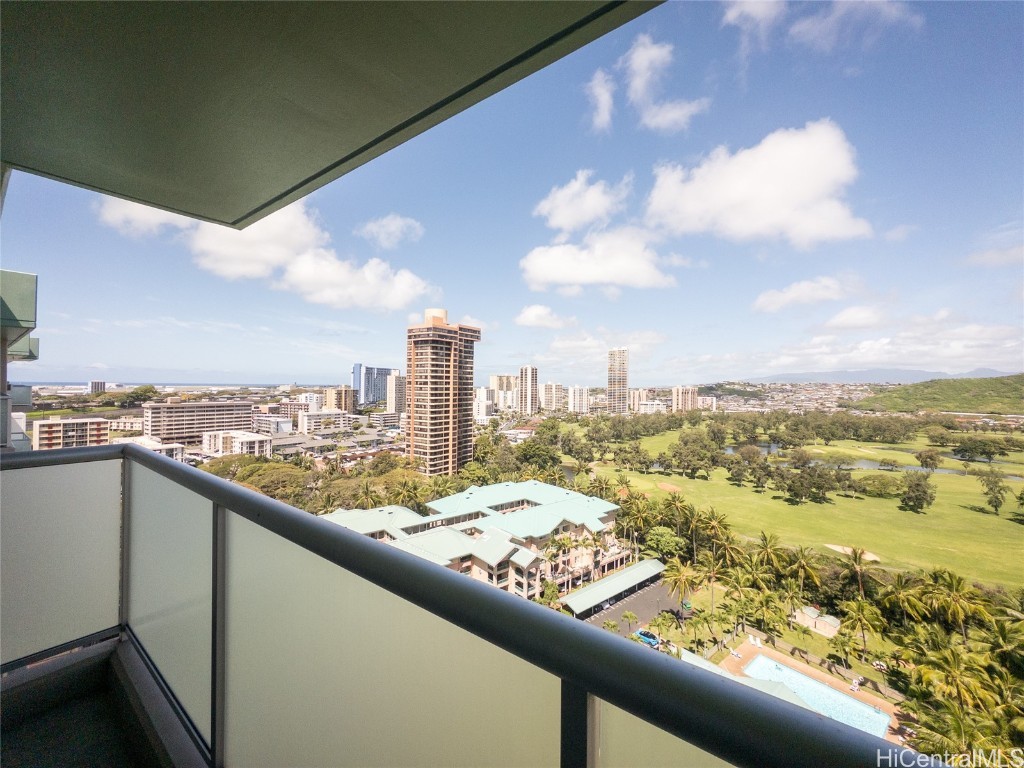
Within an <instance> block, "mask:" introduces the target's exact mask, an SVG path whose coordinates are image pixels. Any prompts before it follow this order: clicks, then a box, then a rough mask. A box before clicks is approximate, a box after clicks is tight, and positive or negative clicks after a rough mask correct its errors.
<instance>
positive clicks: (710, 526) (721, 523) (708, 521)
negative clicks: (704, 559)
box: [701, 507, 731, 552]
mask: <svg viewBox="0 0 1024 768" xmlns="http://www.w3.org/2000/svg"><path fill="white" fill-rule="evenodd" d="M730 529H731V526H730V525H729V521H728V520H726V518H725V515H723V514H722V513H721V512H718V511H716V510H715V508H714V507H710V508H708V510H707V511H706V512H704V513H703V514H702V521H701V532H702V533H703V534H704V535H705V536H706V537H707V538H708V539H709V540H710V541H711V551H712V552H717V551H718V546H719V545H720V544H721V542H722V539H723V537H725V535H726V534H727V533H728V531H729V530H730Z"/></svg>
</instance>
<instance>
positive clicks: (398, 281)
mask: <svg viewBox="0 0 1024 768" xmlns="http://www.w3.org/2000/svg"><path fill="white" fill-rule="evenodd" d="M272 285H273V287H275V288H279V289H282V290H286V291H291V292H293V293H297V294H299V295H300V296H302V298H304V299H305V300H306V301H309V302H312V303H314V304H326V305H328V306H331V307H336V308H338V309H346V308H350V307H359V308H362V309H383V310H394V309H401V308H403V307H407V306H408V305H409V304H411V303H412V302H413V301H414V300H416V299H418V298H419V297H421V296H424V295H426V294H428V293H430V290H431V289H430V286H429V285H428V284H427V283H426V282H425V281H424V280H422V279H421V278H419V277H417V276H416V275H414V274H413V273H412V272H410V271H409V270H407V269H399V270H397V271H396V270H394V269H392V268H391V265H389V264H388V263H387V262H385V261H382V260H381V259H370V260H369V261H367V262H366V263H365V264H363V265H362V266H359V265H357V264H356V263H355V262H354V261H343V260H341V259H339V258H338V257H337V256H335V255H334V252H333V251H327V250H322V249H318V250H311V251H307V252H306V253H301V254H297V255H295V256H293V257H292V258H291V259H290V260H289V261H288V263H287V264H286V265H285V266H284V269H283V272H282V274H281V275H280V277H279V278H277V280H275V281H274V282H273V283H272Z"/></svg>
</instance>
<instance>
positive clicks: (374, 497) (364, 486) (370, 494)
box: [354, 478, 382, 509]
mask: <svg viewBox="0 0 1024 768" xmlns="http://www.w3.org/2000/svg"><path fill="white" fill-rule="evenodd" d="M381 501H382V499H381V496H380V491H378V490H377V489H376V488H375V487H374V485H373V483H372V481H371V480H370V479H369V478H367V479H365V480H363V481H361V482H360V483H359V488H358V489H357V490H356V497H355V499H354V503H355V506H356V509H373V508H374V507H379V506H380V505H381Z"/></svg>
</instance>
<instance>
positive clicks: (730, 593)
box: [722, 568, 758, 631]
mask: <svg viewBox="0 0 1024 768" xmlns="http://www.w3.org/2000/svg"><path fill="white" fill-rule="evenodd" d="M722 584H723V585H724V586H725V596H726V597H727V598H729V599H730V600H732V610H733V612H734V613H735V614H736V624H737V625H740V626H742V627H743V631H746V629H747V617H748V616H749V615H750V610H751V607H752V605H753V600H754V597H755V596H756V595H757V594H758V590H757V589H756V588H755V587H754V585H753V579H751V577H750V574H749V573H747V572H746V571H743V570H740V569H739V568H728V569H726V571H725V572H724V573H723V574H722Z"/></svg>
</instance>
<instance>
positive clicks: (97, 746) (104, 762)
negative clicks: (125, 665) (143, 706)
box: [0, 689, 141, 768]
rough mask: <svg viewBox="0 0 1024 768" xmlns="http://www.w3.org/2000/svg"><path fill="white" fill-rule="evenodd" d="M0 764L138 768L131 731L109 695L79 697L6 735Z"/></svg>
mask: <svg viewBox="0 0 1024 768" xmlns="http://www.w3.org/2000/svg"><path fill="white" fill-rule="evenodd" d="M0 763H2V764H3V766H4V768H49V767H50V766H53V768H92V767H93V766H95V767H96V768H100V767H101V766H102V767H103V768H107V767H109V768H134V767H135V766H139V765H140V764H139V763H137V762H136V761H135V760H133V759H132V757H131V752H130V743H129V735H128V730H127V728H126V727H125V726H124V724H123V721H122V719H121V716H120V713H119V711H118V707H117V703H116V701H115V699H114V695H113V694H112V693H111V692H110V691H109V690H105V689H99V690H94V691H91V692H89V693H86V694H83V695H80V696H77V697H75V698H73V699H70V700H68V701H65V702H62V703H61V704H59V705H58V706H56V707H54V708H52V709H49V710H47V711H45V712H43V713H41V714H39V715H37V716H35V717H33V718H31V719H29V720H27V721H26V722H24V723H21V724H20V725H19V726H17V727H15V728H12V729H10V730H7V729H4V733H3V743H2V748H0ZM140 768H141V766H140Z"/></svg>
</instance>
